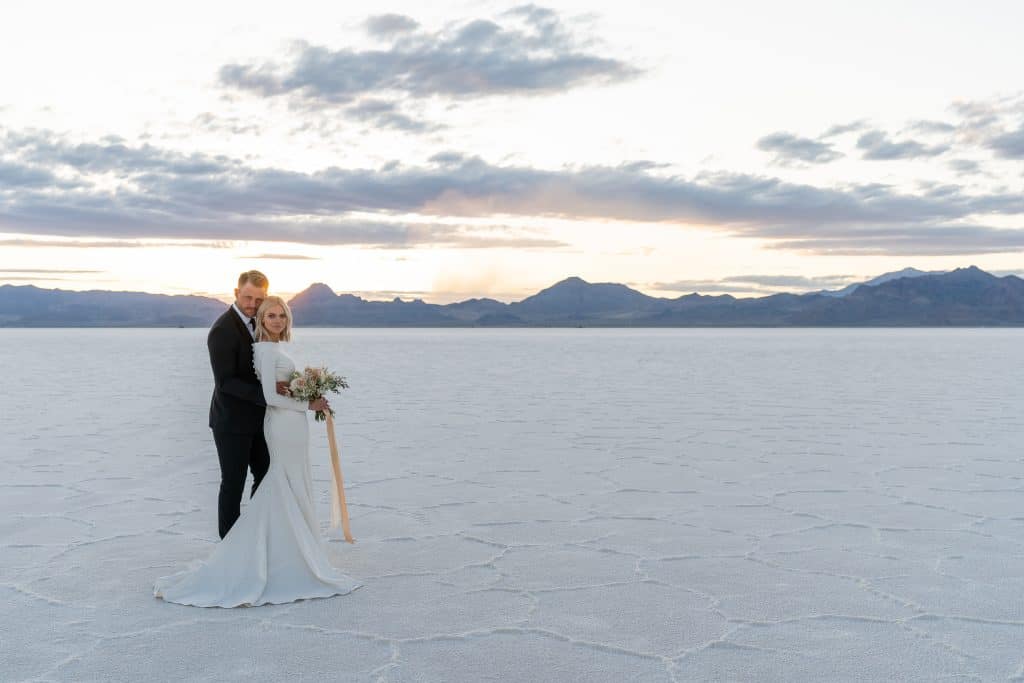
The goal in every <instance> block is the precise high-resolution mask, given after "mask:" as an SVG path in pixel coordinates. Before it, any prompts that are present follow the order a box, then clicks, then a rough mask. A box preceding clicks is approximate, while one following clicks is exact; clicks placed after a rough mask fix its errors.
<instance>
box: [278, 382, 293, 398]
mask: <svg viewBox="0 0 1024 683" xmlns="http://www.w3.org/2000/svg"><path fill="white" fill-rule="evenodd" d="M277 393H279V394H281V395H282V396H289V395H291V392H290V391H288V382H278V383H277Z"/></svg>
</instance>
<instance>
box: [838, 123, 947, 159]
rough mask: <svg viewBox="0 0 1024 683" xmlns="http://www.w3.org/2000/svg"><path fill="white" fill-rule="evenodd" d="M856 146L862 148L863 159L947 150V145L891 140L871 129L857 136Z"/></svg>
mask: <svg viewBox="0 0 1024 683" xmlns="http://www.w3.org/2000/svg"><path fill="white" fill-rule="evenodd" d="M857 148H858V149H861V150H864V154H863V158H864V159H871V160H892V159H917V158H920V157H934V156H938V155H939V154H942V153H943V152H945V151H947V150H948V149H949V145H931V146H928V145H923V144H921V143H920V142H916V141H914V140H903V141H900V142H893V141H891V140H889V137H888V135H886V133H884V132H882V131H880V130H872V131H868V132H867V133H863V134H862V135H861V136H860V137H859V138H857Z"/></svg>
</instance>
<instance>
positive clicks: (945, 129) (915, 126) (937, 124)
mask: <svg viewBox="0 0 1024 683" xmlns="http://www.w3.org/2000/svg"><path fill="white" fill-rule="evenodd" d="M907 130H910V131H913V132H915V133H922V134H924V135H929V134H935V135H944V134H949V133H953V132H955V131H956V126H954V125H953V124H952V123H946V122H945V121H913V122H911V123H910V124H909V125H908V126H907Z"/></svg>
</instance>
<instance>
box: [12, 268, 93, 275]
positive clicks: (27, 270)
mask: <svg viewBox="0 0 1024 683" xmlns="http://www.w3.org/2000/svg"><path fill="white" fill-rule="evenodd" d="M105 272H106V271H104V270H65V269H58V270H48V269H39V268H2V269H0V275H4V274H5V273H37V274H40V275H49V274H53V273H59V274H61V275H74V274H81V273H105Z"/></svg>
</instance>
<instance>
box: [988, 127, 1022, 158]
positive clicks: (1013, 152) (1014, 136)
mask: <svg viewBox="0 0 1024 683" xmlns="http://www.w3.org/2000/svg"><path fill="white" fill-rule="evenodd" d="M987 147H988V148H989V149H991V150H992V151H993V152H995V155H996V156H997V157H999V158H1000V159H1024V124H1022V125H1021V126H1020V128H1018V129H1017V130H1014V131H1010V132H1009V133H1002V134H1000V135H996V136H994V137H993V138H992V139H991V140H989V141H988V144H987Z"/></svg>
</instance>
